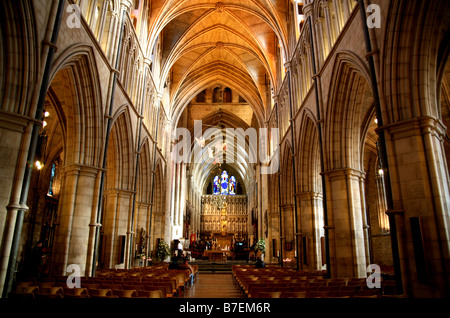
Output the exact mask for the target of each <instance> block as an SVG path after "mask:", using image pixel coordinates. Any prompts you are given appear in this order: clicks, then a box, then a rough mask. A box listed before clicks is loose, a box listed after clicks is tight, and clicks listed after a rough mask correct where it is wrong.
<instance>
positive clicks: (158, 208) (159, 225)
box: [151, 159, 170, 250]
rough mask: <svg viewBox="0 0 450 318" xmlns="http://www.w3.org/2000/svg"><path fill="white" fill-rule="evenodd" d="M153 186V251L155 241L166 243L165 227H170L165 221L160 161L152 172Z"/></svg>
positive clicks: (164, 197) (161, 163)
mask: <svg viewBox="0 0 450 318" xmlns="http://www.w3.org/2000/svg"><path fill="white" fill-rule="evenodd" d="M154 174H155V176H154V185H152V186H153V188H154V189H153V191H154V193H153V213H152V214H153V215H152V217H153V220H152V233H153V234H152V236H151V239H152V242H151V245H153V247H154V248H153V250H155V248H156V243H157V240H158V239H160V238H162V239H164V240H166V241H167V239H168V238H167V237H166V236H167V235H166V234H167V233H166V232H167V231H166V227H167V226H170V224H169V223H168V221H167V220H166V211H165V207H164V205H165V201H166V191H165V188H166V186H165V182H164V170H163V162H162V160H161V159H159V160H158V161H157V164H156V168H155V171H154Z"/></svg>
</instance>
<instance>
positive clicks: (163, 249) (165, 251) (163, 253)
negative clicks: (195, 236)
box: [156, 240, 170, 261]
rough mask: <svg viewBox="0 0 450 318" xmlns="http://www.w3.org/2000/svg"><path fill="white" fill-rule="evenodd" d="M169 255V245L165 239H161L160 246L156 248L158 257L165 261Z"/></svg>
mask: <svg viewBox="0 0 450 318" xmlns="http://www.w3.org/2000/svg"><path fill="white" fill-rule="evenodd" d="M169 255H170V248H169V245H168V244H167V243H166V242H165V241H164V240H160V241H159V244H158V247H157V249H156V258H157V259H158V260H160V261H164V260H165V259H166V258H167V256H169Z"/></svg>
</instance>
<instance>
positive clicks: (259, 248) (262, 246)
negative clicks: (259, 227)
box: [255, 239, 266, 254]
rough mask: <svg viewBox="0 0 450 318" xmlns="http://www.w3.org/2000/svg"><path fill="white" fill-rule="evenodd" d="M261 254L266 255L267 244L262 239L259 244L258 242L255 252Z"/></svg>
mask: <svg viewBox="0 0 450 318" xmlns="http://www.w3.org/2000/svg"><path fill="white" fill-rule="evenodd" d="M258 251H259V252H261V254H264V252H265V251H266V242H265V241H264V240H263V239H261V240H259V241H258V242H256V244H255V252H258Z"/></svg>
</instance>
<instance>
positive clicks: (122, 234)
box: [102, 105, 135, 268]
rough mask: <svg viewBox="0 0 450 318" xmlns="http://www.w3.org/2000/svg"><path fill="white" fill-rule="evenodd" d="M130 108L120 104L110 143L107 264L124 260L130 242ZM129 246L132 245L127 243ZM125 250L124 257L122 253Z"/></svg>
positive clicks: (105, 219)
mask: <svg viewBox="0 0 450 318" xmlns="http://www.w3.org/2000/svg"><path fill="white" fill-rule="evenodd" d="M131 127H132V125H131V119H130V113H129V108H128V107H127V106H126V105H124V106H122V107H120V108H119V109H118V110H117V112H116V113H115V115H114V116H113V123H112V128H111V132H110V137H109V143H108V153H107V163H106V178H105V191H104V198H103V205H104V207H103V211H104V213H103V215H102V217H103V220H102V230H103V235H104V238H103V240H104V241H105V251H104V256H103V257H102V259H104V266H105V267H106V268H113V267H114V266H115V265H117V264H120V263H124V262H125V261H126V256H125V253H124V251H123V248H124V247H123V246H122V245H121V244H122V242H123V241H124V240H125V238H127V239H126V240H125V241H126V242H128V236H127V235H128V233H127V232H128V231H129V218H130V213H131V212H133V211H130V208H131V206H132V204H131V203H132V199H133V198H132V197H133V184H134V183H133V180H134V179H133V178H134V167H135V156H134V154H135V147H134V144H133V139H134V138H133V134H132V129H131ZM125 246H128V245H125ZM122 254H123V257H122V256H121V255H122Z"/></svg>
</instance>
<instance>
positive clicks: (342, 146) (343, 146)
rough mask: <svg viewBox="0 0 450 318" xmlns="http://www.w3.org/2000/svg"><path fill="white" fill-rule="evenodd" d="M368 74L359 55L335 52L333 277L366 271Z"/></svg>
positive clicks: (330, 130)
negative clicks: (363, 150) (363, 149)
mask: <svg viewBox="0 0 450 318" xmlns="http://www.w3.org/2000/svg"><path fill="white" fill-rule="evenodd" d="M367 74H368V71H367V67H366V66H365V64H364V63H363V62H362V61H361V59H360V58H359V57H357V56H356V55H355V54H353V53H351V52H339V53H338V54H337V56H336V60H335V64H334V68H333V73H332V77H331V85H330V93H329V96H330V97H329V99H328V102H327V106H326V111H325V113H326V114H328V115H327V116H326V117H325V118H324V119H325V127H326V129H325V131H324V141H325V144H324V145H325V147H324V156H325V157H326V158H327V160H326V161H325V163H324V166H325V171H324V173H325V175H326V182H327V209H328V222H329V225H330V227H331V229H332V230H331V231H329V242H330V264H331V265H330V267H331V268H330V271H331V275H332V276H335V277H348V276H356V277H359V276H365V271H366V264H367V261H368V259H367V253H368V248H367V233H366V228H367V227H366V226H367V224H366V219H365V203H364V196H363V193H364V177H365V174H364V171H363V163H362V161H361V159H362V158H363V156H362V154H361V144H362V143H363V140H364V128H365V127H366V118H367V114H368V113H370V112H371V111H372V110H373V93H372V90H371V86H370V85H369V83H370V81H369V78H370V77H369V76H368V75H367Z"/></svg>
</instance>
